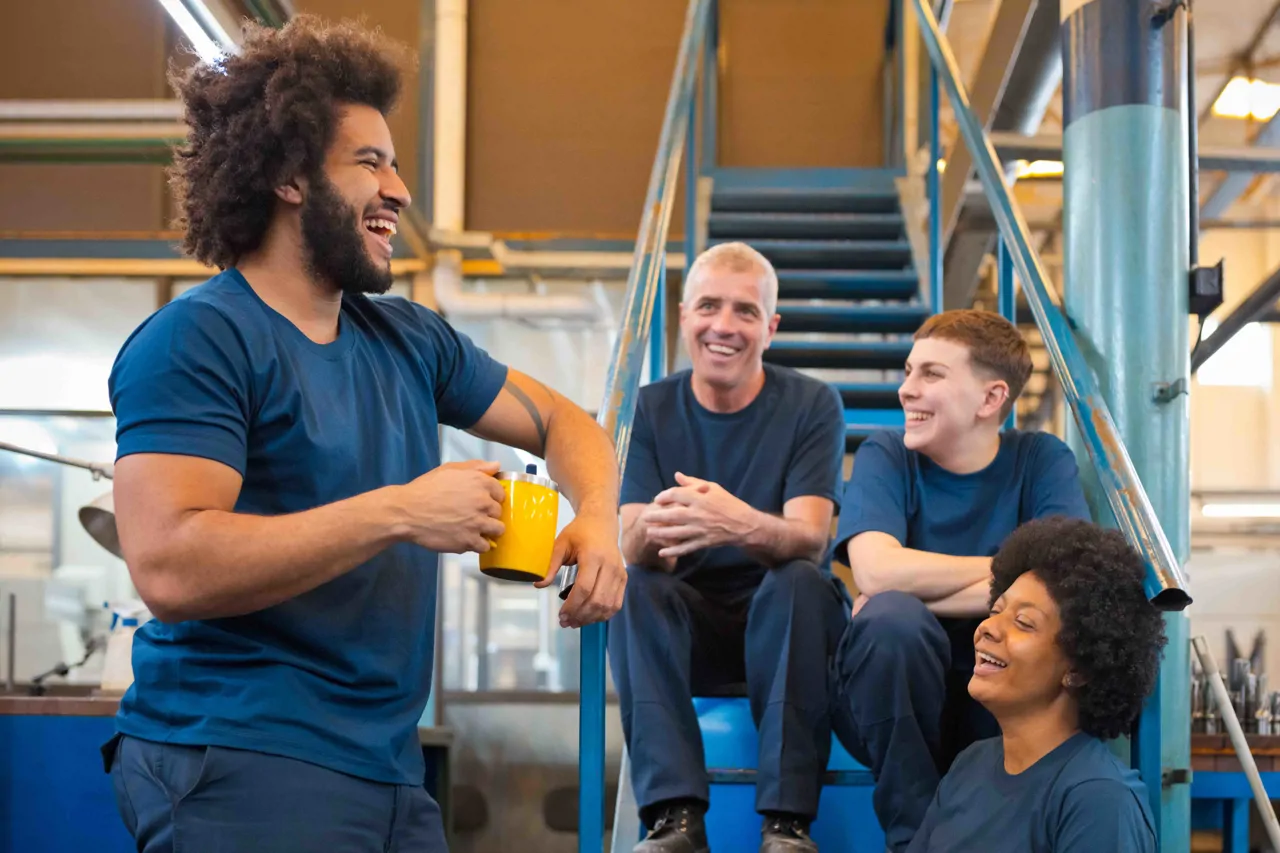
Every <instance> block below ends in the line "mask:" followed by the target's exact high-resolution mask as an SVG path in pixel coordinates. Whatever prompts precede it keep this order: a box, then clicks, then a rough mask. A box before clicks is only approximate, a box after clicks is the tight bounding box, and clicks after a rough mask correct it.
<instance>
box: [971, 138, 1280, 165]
mask: <svg viewBox="0 0 1280 853" xmlns="http://www.w3.org/2000/svg"><path fill="white" fill-rule="evenodd" d="M988 136H990V138H991V144H992V145H994V146H995V149H996V153H997V154H999V155H1000V159H1001V160H1005V161H1008V160H1061V159H1062V137H1061V136H1054V135H1049V134H1041V135H1038V136H1023V135H1022V134H1020V133H1008V132H1005V131H999V130H996V131H992V132H991V133H990V134H988ZM1200 168H1201V169H1205V170H1210V171H1215V170H1216V171H1224V172H1280V145H1274V146H1271V145H1255V146H1254V147H1226V146H1221V145H1212V146H1201V147H1200Z"/></svg>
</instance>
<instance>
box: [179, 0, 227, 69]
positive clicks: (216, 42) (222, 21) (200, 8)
mask: <svg viewBox="0 0 1280 853" xmlns="http://www.w3.org/2000/svg"><path fill="white" fill-rule="evenodd" d="M213 3H214V8H211V7H210V6H209V5H208V3H206V0H160V5H161V6H163V7H164V10H165V11H166V12H168V13H169V17H171V18H173V22H174V23H175V24H177V25H178V29H180V30H182V34H183V35H185V36H186V37H187V40H188V41H190V42H191V45H192V47H194V48H195V49H196V53H197V54H199V56H200V58H201V59H202V60H204V61H205V62H216V61H217V60H219V59H221V58H222V57H223V56H225V55H226V54H228V53H236V52H237V51H238V50H239V45H237V44H236V41H235V39H234V38H232V37H231V33H230V32H229V31H228V29H227V27H228V23H229V20H228V15H227V13H226V10H225V9H222V7H221V5H220V4H219V3H218V0H213ZM215 8H216V11H215ZM232 29H234V26H232Z"/></svg>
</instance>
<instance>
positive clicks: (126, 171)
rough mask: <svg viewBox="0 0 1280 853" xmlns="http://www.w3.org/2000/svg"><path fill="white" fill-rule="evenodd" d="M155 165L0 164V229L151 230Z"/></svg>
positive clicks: (157, 180)
mask: <svg viewBox="0 0 1280 853" xmlns="http://www.w3.org/2000/svg"><path fill="white" fill-rule="evenodd" d="M164 192H165V191H164V178H163V175H162V174H161V170H160V167H158V166H105V165H41V164H26V163H19V164H0V231H157V230H159V229H160V228H161V227H162V226H163V225H164V224H165V223H164V216H163V210H164V204H163V199H164Z"/></svg>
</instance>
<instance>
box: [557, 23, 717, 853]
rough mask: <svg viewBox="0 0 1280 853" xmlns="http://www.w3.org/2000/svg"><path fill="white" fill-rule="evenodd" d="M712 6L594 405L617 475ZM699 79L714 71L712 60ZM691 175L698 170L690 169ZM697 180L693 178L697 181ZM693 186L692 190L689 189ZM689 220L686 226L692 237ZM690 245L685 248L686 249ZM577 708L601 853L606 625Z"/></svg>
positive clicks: (672, 114) (589, 642)
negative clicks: (615, 461) (612, 450)
mask: <svg viewBox="0 0 1280 853" xmlns="http://www.w3.org/2000/svg"><path fill="white" fill-rule="evenodd" d="M711 8H712V2H711V0H690V2H689V6H688V9H687V11H686V12H685V20H684V34H683V35H682V36H681V39H680V52H679V54H678V56H677V58H676V69H675V74H674V75H673V76H672V78H671V89H670V91H669V92H668V94H667V110H666V113H665V115H664V116H663V119H662V133H661V135H660V136H659V138H658V152H657V156H656V157H655V158H654V161H653V170H652V172H650V174H649V190H648V193H647V194H646V196H645V201H644V212H643V215H642V217H641V220H640V231H639V234H638V235H637V237H636V248H635V256H634V258H633V259H632V262H631V271H630V273H629V274H628V276H627V294H626V300H625V304H624V307H623V312H622V319H621V323H620V328H619V331H618V339H617V342H616V343H615V344H614V349H613V360H612V361H611V362H610V367H609V379H608V382H607V383H606V385H605V393H604V401H603V402H602V404H601V406H600V416H599V417H600V425H601V426H603V427H604V428H605V430H606V431H607V432H608V433H609V435H610V437H611V438H612V439H613V444H614V448H615V449H616V452H617V457H618V470H619V472H621V471H624V470H625V469H626V465H627V450H628V448H629V447H630V444H631V422H632V419H633V418H634V417H635V412H636V398H637V396H638V395H639V392H640V381H641V378H642V371H643V369H644V363H645V355H646V350H648V349H649V339H650V337H651V332H652V339H653V346H652V349H651V350H650V352H649V354H650V358H651V359H652V372H653V373H654V374H655V375H660V374H661V371H662V369H663V361H664V358H663V353H664V347H663V340H662V338H663V336H662V334H661V329H662V327H661V321H662V314H661V312H659V313H658V314H656V315H655V312H654V306H655V305H661V304H663V303H662V301H661V300H662V299H663V292H664V290H665V283H666V265H667V258H666V254H667V252H666V246H667V231H668V228H669V227H670V225H671V213H672V209H673V208H674V206H675V194H676V193H675V190H676V181H677V180H678V178H679V175H680V161H681V158H682V156H683V155H684V153H685V139H686V136H688V135H690V134H692V133H693V132H694V121H693V119H694V116H695V109H696V103H695V97H696V88H695V87H696V83H697V76H698V57H699V55H700V51H702V50H703V46H704V45H705V44H706V36H707V28H708V26H709V23H710V18H711ZM709 64H710V65H711V66H712V68H705V67H704V73H705V74H708V75H709V74H710V73H713V66H714V57H713V58H712V60H711V63H709ZM690 171H691V172H695V171H696V166H695V165H694V164H692V163H691V164H690ZM695 179H696V177H695ZM691 186H692V184H691ZM693 227H694V222H693V221H692V220H690V221H689V222H687V223H685V228H686V230H687V231H689V232H692V229H693ZM689 245H691V244H690V243H689V242H686V246H689ZM581 665H582V670H581V707H580V709H579V716H578V770H579V782H578V850H579V853H588V851H592V853H600V851H601V850H602V845H603V841H604V824H605V821H604V791H605V778H604V758H605V753H604V747H605V744H604V724H605V717H604V712H605V626H604V625H588V626H587V627H585V628H583V629H582V664H581Z"/></svg>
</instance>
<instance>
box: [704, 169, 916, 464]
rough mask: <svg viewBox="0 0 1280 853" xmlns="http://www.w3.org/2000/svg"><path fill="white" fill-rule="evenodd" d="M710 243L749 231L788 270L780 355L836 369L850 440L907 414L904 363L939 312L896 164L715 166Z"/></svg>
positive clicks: (775, 349)
mask: <svg viewBox="0 0 1280 853" xmlns="http://www.w3.org/2000/svg"><path fill="white" fill-rule="evenodd" d="M714 174H715V178H714V180H715V184H714V188H713V190H712V194H711V212H710V215H709V217H708V220H707V245H709V246H712V245H716V244H718V243H727V242H730V241H734V240H741V241H743V242H746V243H749V244H750V245H751V246H753V247H755V248H756V249H757V250H759V251H760V252H761V253H763V254H764V255H765V257H767V258H768V259H769V260H770V261H771V262H772V263H773V265H774V267H775V268H776V269H777V271H778V313H779V314H780V315H781V316H782V321H781V323H780V324H779V327H778V337H777V338H776V339H775V341H774V343H773V345H772V346H771V347H770V348H769V349H768V350H767V351H766V352H765V359H766V360H767V361H769V362H771V363H773V364H779V365H783V366H786V367H794V368H799V369H801V370H804V371H806V372H811V373H813V375H815V376H818V377H820V378H823V379H826V380H828V381H830V382H832V384H833V385H834V386H835V387H836V389H837V390H838V391H839V392H840V396H841V398H842V399H843V401H844V407H845V424H846V428H847V438H846V449H847V450H849V451H850V452H852V451H853V450H854V448H856V447H857V445H858V443H859V442H861V441H862V439H864V438H865V437H866V436H867V435H868V434H869V433H870V432H871V431H872V430H875V429H879V428H883V427H891V426H899V427H900V426H902V422H903V421H902V408H901V405H900V404H899V402H898V384H899V378H898V371H900V370H901V369H902V365H903V362H904V361H905V360H906V357H907V354H908V353H909V352H910V350H911V334H912V333H913V332H915V331H916V329H918V328H919V327H920V324H921V323H923V322H924V320H925V318H926V317H928V316H929V314H930V313H931V312H930V309H929V307H928V306H927V305H925V304H924V303H923V302H922V300H921V298H920V290H921V288H920V278H919V275H918V274H917V272H916V269H915V266H914V263H913V261H912V255H911V247H910V245H909V243H908V241H907V238H906V234H905V231H904V223H903V216H902V213H901V211H900V209H899V202H898V194H897V191H896V189H895V187H894V183H893V177H894V174H893V172H891V171H889V170H879V169H862V170H852V169H812V170H794V169H790V170H778V171H773V170H758V169H752V170H737V169H717V170H715V173H714Z"/></svg>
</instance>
